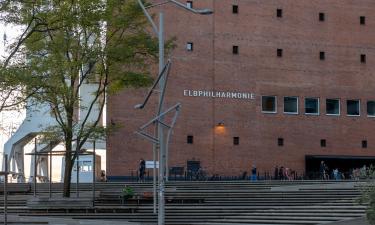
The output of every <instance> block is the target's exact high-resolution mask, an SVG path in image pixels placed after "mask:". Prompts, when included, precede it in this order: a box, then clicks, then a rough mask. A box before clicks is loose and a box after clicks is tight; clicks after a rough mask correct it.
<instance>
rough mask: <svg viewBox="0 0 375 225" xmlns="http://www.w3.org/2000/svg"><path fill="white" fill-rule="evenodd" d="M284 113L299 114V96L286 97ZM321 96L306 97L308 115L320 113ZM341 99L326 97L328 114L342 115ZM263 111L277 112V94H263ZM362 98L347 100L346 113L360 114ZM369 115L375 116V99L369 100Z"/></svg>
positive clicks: (349, 114)
mask: <svg viewBox="0 0 375 225" xmlns="http://www.w3.org/2000/svg"><path fill="white" fill-rule="evenodd" d="M283 100H284V113H286V114H298V113H299V112H298V100H299V99H298V97H284V98H283ZM319 100H320V99H319V98H305V99H304V101H305V102H304V109H305V114H307V115H319V113H320V111H319ZM340 111H341V110H340V99H326V115H335V116H339V115H340ZM262 112H263V113H276V112H277V98H276V96H262ZM360 114H361V104H360V100H358V99H352V100H346V115H348V116H360ZM367 116H369V117H375V101H367Z"/></svg>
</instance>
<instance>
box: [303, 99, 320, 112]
mask: <svg viewBox="0 0 375 225" xmlns="http://www.w3.org/2000/svg"><path fill="white" fill-rule="evenodd" d="M308 99H315V100H317V112H316V113H308V112H306V100H308ZM304 111H305V115H313V116H318V115H320V98H319V97H305V99H304Z"/></svg>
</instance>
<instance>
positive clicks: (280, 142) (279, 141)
mask: <svg viewBox="0 0 375 225" xmlns="http://www.w3.org/2000/svg"><path fill="white" fill-rule="evenodd" d="M187 143H188V144H193V143H194V136H192V135H188V136H187ZM233 145H240V137H233ZM277 145H278V146H284V138H277ZM361 145H362V148H367V140H362V142H361ZM320 147H322V148H325V147H327V140H326V139H320Z"/></svg>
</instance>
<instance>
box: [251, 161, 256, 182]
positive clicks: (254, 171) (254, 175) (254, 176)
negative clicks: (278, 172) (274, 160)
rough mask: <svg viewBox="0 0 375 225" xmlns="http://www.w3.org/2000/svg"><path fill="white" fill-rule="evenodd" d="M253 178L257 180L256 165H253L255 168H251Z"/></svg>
mask: <svg viewBox="0 0 375 225" xmlns="http://www.w3.org/2000/svg"><path fill="white" fill-rule="evenodd" d="M251 180H252V181H256V180H257V167H256V166H255V165H253V168H252V169H251Z"/></svg>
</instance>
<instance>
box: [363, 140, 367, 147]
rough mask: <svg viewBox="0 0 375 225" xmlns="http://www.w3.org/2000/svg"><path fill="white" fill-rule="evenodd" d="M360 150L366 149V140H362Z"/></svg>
mask: <svg viewBox="0 0 375 225" xmlns="http://www.w3.org/2000/svg"><path fill="white" fill-rule="evenodd" d="M362 148H367V140H362Z"/></svg>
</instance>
